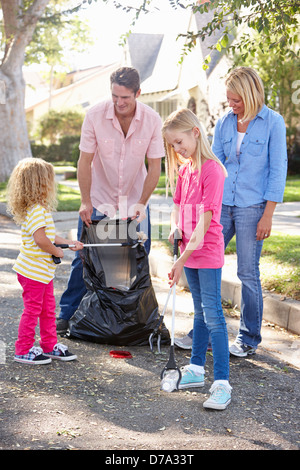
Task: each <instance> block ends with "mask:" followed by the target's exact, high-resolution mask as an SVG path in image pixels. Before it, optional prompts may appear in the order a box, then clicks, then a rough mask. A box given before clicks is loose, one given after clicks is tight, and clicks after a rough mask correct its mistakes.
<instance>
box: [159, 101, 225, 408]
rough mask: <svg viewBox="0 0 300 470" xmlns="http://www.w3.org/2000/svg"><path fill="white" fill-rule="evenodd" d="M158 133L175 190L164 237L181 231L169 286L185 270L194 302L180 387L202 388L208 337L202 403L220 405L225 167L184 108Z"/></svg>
mask: <svg viewBox="0 0 300 470" xmlns="http://www.w3.org/2000/svg"><path fill="white" fill-rule="evenodd" d="M162 134H163V138H164V142H165V146H166V155H167V168H168V177H169V181H170V185H171V188H172V189H173V190H174V186H175V184H174V183H175V181H174V180H175V177H176V176H178V178H177V183H176V189H175V192H174V196H173V200H174V210H173V214H172V222H171V232H170V236H169V240H170V241H171V242H174V232H175V230H176V229H179V231H180V232H181V239H182V241H181V243H180V252H181V256H180V257H179V259H178V260H177V261H176V263H175V264H174V265H173V267H172V269H171V272H170V274H169V278H170V286H171V287H172V285H173V284H174V283H175V282H178V280H179V278H180V275H181V273H182V271H183V269H184V271H185V274H186V277H187V281H188V284H189V288H190V291H191V294H192V298H193V303H194V333H193V347H192V355H191V360H190V364H189V365H188V366H186V367H185V368H184V370H183V372H182V378H181V381H180V384H179V389H186V388H191V387H202V386H203V385H204V374H205V371H204V366H205V361H206V351H207V346H208V339H209V336H210V337H211V342H212V350H213V356H214V383H213V385H212V387H211V388H210V392H211V395H210V397H209V398H208V400H206V401H205V402H204V404H203V406H204V407H205V408H213V409H218V410H223V409H225V408H226V407H227V406H228V404H229V403H230V401H231V386H230V384H229V350H228V335H227V327H226V323H225V319H224V315H223V310H222V305H221V269H222V266H223V263H224V239H223V235H222V227H221V225H220V216H221V207H222V196H223V186H224V180H225V177H226V170H225V168H224V166H223V165H222V163H221V162H220V161H219V160H218V158H217V157H216V156H215V155H214V154H213V153H212V151H211V149H210V146H209V143H208V141H207V139H206V137H205V135H204V133H203V131H202V127H201V124H200V122H199V121H198V119H197V117H196V116H195V114H193V113H192V111H190V110H189V109H181V110H179V111H176V112H175V113H173V114H171V115H170V116H169V118H168V119H167V120H166V121H165V123H164V125H163V129H162Z"/></svg>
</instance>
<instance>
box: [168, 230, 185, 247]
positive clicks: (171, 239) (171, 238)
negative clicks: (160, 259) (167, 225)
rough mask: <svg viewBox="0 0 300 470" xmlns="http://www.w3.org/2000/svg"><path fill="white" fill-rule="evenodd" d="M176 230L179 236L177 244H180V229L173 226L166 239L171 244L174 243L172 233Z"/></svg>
mask: <svg viewBox="0 0 300 470" xmlns="http://www.w3.org/2000/svg"><path fill="white" fill-rule="evenodd" d="M176 230H177V232H178V236H179V240H178V246H180V244H181V239H182V231H181V230H180V228H178V227H175V228H174V229H173V230H171V232H170V234H169V237H168V240H169V242H170V243H172V245H174V234H175V232H176Z"/></svg>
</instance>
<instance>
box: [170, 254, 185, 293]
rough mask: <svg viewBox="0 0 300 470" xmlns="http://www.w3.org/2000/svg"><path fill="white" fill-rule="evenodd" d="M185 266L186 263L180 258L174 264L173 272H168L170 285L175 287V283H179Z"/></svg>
mask: <svg viewBox="0 0 300 470" xmlns="http://www.w3.org/2000/svg"><path fill="white" fill-rule="evenodd" d="M183 267H184V264H183V263H182V261H181V259H180V258H179V259H178V260H177V261H176V263H174V264H173V266H172V269H171V272H170V273H169V274H168V276H169V285H170V287H173V286H174V284H175V283H176V284H177V283H178V282H179V280H180V277H181V274H182V270H183Z"/></svg>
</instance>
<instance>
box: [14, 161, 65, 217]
mask: <svg viewBox="0 0 300 470" xmlns="http://www.w3.org/2000/svg"><path fill="white" fill-rule="evenodd" d="M35 204H40V205H41V206H43V207H44V208H45V209H47V210H49V211H51V210H54V209H55V208H56V205H57V200H56V184H55V173H54V168H53V166H52V165H51V163H48V162H46V161H45V160H42V159H41V158H33V157H30V158H24V159H23V160H20V162H19V163H18V164H17V165H16V166H15V168H14V169H13V172H12V174H11V177H10V179H9V181H8V186H7V211H8V212H9V213H10V214H11V215H12V216H13V219H14V221H15V222H16V223H17V224H19V225H21V224H22V223H23V222H24V220H25V218H26V214H27V211H28V209H30V208H31V207H32V206H34V205H35Z"/></svg>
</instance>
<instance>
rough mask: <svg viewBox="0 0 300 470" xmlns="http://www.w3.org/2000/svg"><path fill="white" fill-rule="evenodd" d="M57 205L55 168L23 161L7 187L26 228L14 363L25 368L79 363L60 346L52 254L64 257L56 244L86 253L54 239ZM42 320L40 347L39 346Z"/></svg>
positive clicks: (12, 207) (37, 161) (11, 206)
mask: <svg viewBox="0 0 300 470" xmlns="http://www.w3.org/2000/svg"><path fill="white" fill-rule="evenodd" d="M55 205H56V190H55V178H54V168H53V166H52V165H51V164H50V163H47V162H45V161H44V160H41V159H39V158H27V159H23V160H21V161H20V162H19V164H18V165H17V166H16V167H15V168H14V170H13V172H12V175H11V177H10V180H9V183H8V211H9V212H10V213H11V214H12V216H13V219H14V220H15V222H16V223H17V224H19V225H21V237H22V245H21V249H20V253H19V256H18V258H17V260H16V262H15V264H14V266H13V270H14V271H15V272H16V273H17V277H18V281H19V283H20V285H21V286H22V288H23V302H24V310H23V313H22V316H21V320H20V324H19V329H18V339H17V341H16V344H15V358H14V359H15V361H17V362H21V363H25V364H48V363H49V362H51V358H54V359H60V360H63V361H70V360H74V359H76V356H75V355H74V354H72V353H70V352H69V351H68V348H67V347H66V346H64V345H62V344H60V343H57V335H56V324H55V298H54V293H53V278H54V273H55V268H56V264H55V263H54V261H53V259H52V255H54V256H57V257H60V258H62V257H63V255H64V253H63V250H62V249H61V248H59V247H56V246H55V245H54V242H55V243H57V244H59V243H65V244H75V247H74V248H72V250H73V251H77V250H79V249H82V243H80V242H77V241H75V242H73V241H71V240H66V239H64V238H61V237H58V236H56V235H55V226H54V223H53V218H52V215H51V212H50V211H51V210H53V209H54V208H55ZM38 321H39V326H40V336H41V341H40V346H41V347H35V346H34V341H35V329H36V326H37V323H38Z"/></svg>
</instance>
